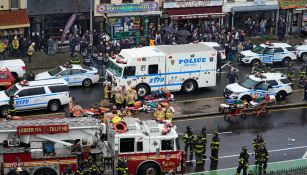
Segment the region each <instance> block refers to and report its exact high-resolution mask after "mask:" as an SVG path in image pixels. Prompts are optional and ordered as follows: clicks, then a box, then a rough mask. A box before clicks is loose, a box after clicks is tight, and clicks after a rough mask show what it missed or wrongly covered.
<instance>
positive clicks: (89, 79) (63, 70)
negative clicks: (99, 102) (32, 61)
mask: <svg viewBox="0 0 307 175" xmlns="http://www.w3.org/2000/svg"><path fill="white" fill-rule="evenodd" d="M57 78H63V79H64V80H65V81H67V83H68V86H85V87H89V86H91V85H92V84H95V83H98V81H99V74H98V70H97V69H96V68H93V67H87V66H82V65H77V64H64V65H62V66H58V67H56V68H54V69H52V70H50V71H47V72H43V73H39V74H37V75H36V76H35V80H45V79H57Z"/></svg>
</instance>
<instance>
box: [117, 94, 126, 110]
mask: <svg viewBox="0 0 307 175" xmlns="http://www.w3.org/2000/svg"><path fill="white" fill-rule="evenodd" d="M114 98H115V103H116V107H117V109H119V110H120V109H122V108H124V100H125V97H124V95H123V94H122V92H121V89H118V90H117V91H116V93H115V95H114Z"/></svg>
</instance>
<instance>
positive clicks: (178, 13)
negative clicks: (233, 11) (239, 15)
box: [167, 6, 225, 19]
mask: <svg viewBox="0 0 307 175" xmlns="http://www.w3.org/2000/svg"><path fill="white" fill-rule="evenodd" d="M167 13H168V16H169V17H170V18H172V19H193V18H207V17H212V16H225V14H224V13H222V6H214V7H197V8H176V9H167Z"/></svg>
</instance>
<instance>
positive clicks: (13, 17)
mask: <svg viewBox="0 0 307 175" xmlns="http://www.w3.org/2000/svg"><path fill="white" fill-rule="evenodd" d="M0 16H1V18H0V29H11V28H22V27H30V21H29V17H28V13H27V11H26V10H0Z"/></svg>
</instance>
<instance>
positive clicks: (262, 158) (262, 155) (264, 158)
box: [256, 144, 269, 174]
mask: <svg viewBox="0 0 307 175" xmlns="http://www.w3.org/2000/svg"><path fill="white" fill-rule="evenodd" d="M268 160H269V153H268V150H267V149H266V147H265V144H263V145H261V146H260V147H259V150H258V151H257V153H256V165H258V166H259V171H258V172H259V174H266V168H267V166H268Z"/></svg>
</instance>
